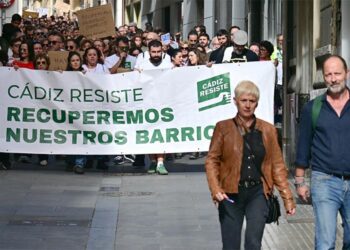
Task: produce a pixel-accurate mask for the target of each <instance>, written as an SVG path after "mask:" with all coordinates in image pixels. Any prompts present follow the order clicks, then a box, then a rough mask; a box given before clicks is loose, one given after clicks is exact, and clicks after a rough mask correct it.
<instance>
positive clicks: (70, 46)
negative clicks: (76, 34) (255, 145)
mask: <svg viewBox="0 0 350 250" xmlns="http://www.w3.org/2000/svg"><path fill="white" fill-rule="evenodd" d="M66 50H67V51H78V44H77V42H76V41H75V40H74V39H72V38H70V39H68V40H67V41H66Z"/></svg>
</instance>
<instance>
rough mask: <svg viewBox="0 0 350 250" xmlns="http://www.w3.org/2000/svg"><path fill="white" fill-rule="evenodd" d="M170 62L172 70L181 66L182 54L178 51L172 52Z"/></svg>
mask: <svg viewBox="0 0 350 250" xmlns="http://www.w3.org/2000/svg"><path fill="white" fill-rule="evenodd" d="M171 62H172V63H173V65H174V68H176V67H181V66H182V52H181V51H180V50H178V49H176V50H173V52H172V56H171Z"/></svg>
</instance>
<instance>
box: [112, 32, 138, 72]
mask: <svg viewBox="0 0 350 250" xmlns="http://www.w3.org/2000/svg"><path fill="white" fill-rule="evenodd" d="M114 49H115V53H114V54H113V55H111V56H109V57H107V58H106V60H105V66H106V67H107V68H108V69H109V71H110V72H111V74H116V73H122V72H128V71H132V70H134V67H135V63H136V57H134V56H130V55H129V54H128V52H129V39H128V38H127V37H125V36H120V37H117V39H116V41H115V47H114Z"/></svg>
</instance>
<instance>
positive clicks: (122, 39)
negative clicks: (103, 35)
mask: <svg viewBox="0 0 350 250" xmlns="http://www.w3.org/2000/svg"><path fill="white" fill-rule="evenodd" d="M120 42H123V43H126V44H129V39H128V38H127V37H126V36H119V37H117V38H116V39H115V44H116V45H117V46H118V44H119V43H120Z"/></svg>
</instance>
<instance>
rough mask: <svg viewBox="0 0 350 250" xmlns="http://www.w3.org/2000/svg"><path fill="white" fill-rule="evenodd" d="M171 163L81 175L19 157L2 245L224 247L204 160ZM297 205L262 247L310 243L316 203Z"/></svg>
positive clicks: (7, 174)
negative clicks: (162, 168)
mask: <svg viewBox="0 0 350 250" xmlns="http://www.w3.org/2000/svg"><path fill="white" fill-rule="evenodd" d="M33 161H34V160H33ZM167 166H169V167H168V169H169V170H170V174H169V175H168V176H158V175H147V174H145V173H144V170H141V169H135V168H133V167H132V166H130V164H125V165H122V166H117V167H110V170H109V171H108V172H100V171H97V170H88V171H87V172H86V173H85V174H84V175H76V174H73V173H71V172H65V171H64V161H55V162H54V161H53V160H52V159H50V163H49V166H47V167H41V166H39V165H36V164H23V163H15V164H14V166H13V169H12V170H10V171H0V189H1V192H0V249H1V250H3V249H4V250H5V249H6V250H10V249H16V250H22V249H23V250H24V249H26V250H29V249H31V250H43V249H47V250H56V249H57V250H62V249H64V250H70V249H71V250H80V249H81V250H83V249H88V250H99V249H101V250H109V249H117V250H148V249H149V250H157V249H159V250H216V249H220V247H221V240H220V231H219V223H218V218H217V212H216V209H215V207H214V206H213V204H212V202H211V199H210V196H209V191H208V187H207V183H206V178H205V173H204V172H203V159H199V160H195V161H190V160H188V156H185V158H183V159H181V160H176V161H173V162H167ZM297 209H298V210H297V215H296V216H294V217H290V218H287V219H286V218H285V217H283V218H282V219H281V222H280V225H279V226H277V225H268V226H267V228H266V230H265V234H264V240H263V249H278V250H280V249H313V217H312V208H311V206H310V205H300V204H299V205H298V208H297ZM338 228H339V230H338V231H339V232H338V238H339V236H340V235H341V228H340V224H339V227H338ZM340 244H341V242H340V240H338V242H337V249H340V248H341V247H340Z"/></svg>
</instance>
